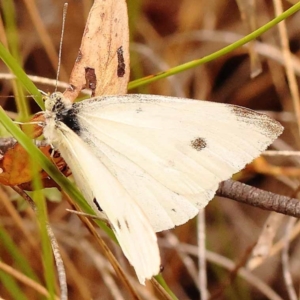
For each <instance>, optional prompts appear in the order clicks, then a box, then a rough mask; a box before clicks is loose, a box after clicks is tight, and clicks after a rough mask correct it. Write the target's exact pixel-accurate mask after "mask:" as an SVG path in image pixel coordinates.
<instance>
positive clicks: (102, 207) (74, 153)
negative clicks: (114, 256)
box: [54, 123, 160, 283]
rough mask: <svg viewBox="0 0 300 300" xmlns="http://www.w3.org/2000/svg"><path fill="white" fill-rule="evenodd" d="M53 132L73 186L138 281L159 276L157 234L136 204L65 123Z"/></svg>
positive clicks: (60, 124) (87, 146) (142, 281)
mask: <svg viewBox="0 0 300 300" xmlns="http://www.w3.org/2000/svg"><path fill="white" fill-rule="evenodd" d="M54 130H55V134H54V135H55V139H56V141H57V148H58V150H59V151H60V153H61V155H62V157H64V159H65V160H66V162H67V164H68V165H69V167H70V168H71V170H72V172H73V176H74V178H75V181H76V184H77V185H78V187H79V189H80V190H81V191H82V193H83V195H84V196H85V198H86V200H87V201H88V203H89V204H90V206H91V207H92V208H93V209H94V210H95V212H96V213H97V214H98V215H99V216H100V217H102V216H103V215H105V216H106V217H107V219H108V220H109V223H110V225H111V227H112V229H113V231H114V232H115V235H116V237H117V239H118V241H119V243H120V246H121V248H122V250H123V252H124V254H125V256H126V257H127V258H128V260H129V262H130V263H131V264H132V265H133V267H134V268H135V271H136V273H137V276H138V278H139V281H140V282H141V283H144V282H145V279H149V278H151V277H152V276H153V275H156V274H158V272H159V267H160V256H159V249H158V245H157V240H156V235H155V233H154V231H153V228H152V227H151V225H150V223H149V221H148V219H147V217H146V216H145V215H144V213H143V211H142V210H141V209H140V207H139V205H137V204H136V203H135V201H134V200H133V199H132V197H131V196H130V195H129V194H128V193H127V191H126V190H125V188H124V187H123V186H122V185H121V184H120V182H119V181H118V179H117V178H116V177H115V176H114V174H112V173H111V172H110V170H109V169H108V168H106V166H105V165H104V164H103V163H102V162H101V161H100V160H99V159H98V158H97V157H96V156H95V155H94V154H93V153H92V152H91V151H90V147H89V145H88V144H86V143H84V142H83V141H82V139H81V138H80V137H79V136H78V135H76V133H74V132H73V131H72V130H71V129H69V128H68V127H67V126H66V125H65V124H64V123H59V126H58V128H56V129H54Z"/></svg>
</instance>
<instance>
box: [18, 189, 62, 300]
mask: <svg viewBox="0 0 300 300" xmlns="http://www.w3.org/2000/svg"><path fill="white" fill-rule="evenodd" d="M12 188H13V190H14V191H16V192H17V193H18V194H19V195H20V196H22V197H23V198H24V199H25V200H26V201H27V202H28V204H29V205H30V206H31V208H32V210H33V211H34V212H35V213H36V214H37V213H38V210H37V207H36V205H35V203H34V201H33V200H32V199H31V198H30V197H29V195H28V194H27V193H25V192H24V191H23V190H22V189H21V188H19V187H18V186H13V187H12ZM46 229H47V234H48V237H49V240H50V243H51V247H52V252H53V256H54V259H55V264H56V269H57V274H58V282H59V287H60V299H61V300H67V299H68V285H67V277H66V271H65V267H64V263H63V260H62V258H61V255H60V252H59V247H58V243H57V240H56V238H55V235H54V233H53V230H52V228H51V226H50V225H49V223H47V224H46Z"/></svg>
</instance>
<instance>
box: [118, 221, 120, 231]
mask: <svg viewBox="0 0 300 300" xmlns="http://www.w3.org/2000/svg"><path fill="white" fill-rule="evenodd" d="M118 228H119V229H120V230H121V223H120V221H119V220H118Z"/></svg>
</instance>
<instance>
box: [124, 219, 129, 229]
mask: <svg viewBox="0 0 300 300" xmlns="http://www.w3.org/2000/svg"><path fill="white" fill-rule="evenodd" d="M125 224H126V227H127V229H128V231H130V227H129V224H128V222H127V220H125Z"/></svg>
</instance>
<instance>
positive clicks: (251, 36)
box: [128, 2, 300, 90]
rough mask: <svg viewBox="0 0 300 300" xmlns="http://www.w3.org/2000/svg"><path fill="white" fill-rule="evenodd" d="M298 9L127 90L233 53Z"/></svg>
mask: <svg viewBox="0 0 300 300" xmlns="http://www.w3.org/2000/svg"><path fill="white" fill-rule="evenodd" d="M299 9H300V2H298V3H297V4H295V5H293V6H292V7H291V8H290V9H288V10H286V11H285V12H283V13H282V14H281V15H279V16H278V17H276V18H274V19H273V20H271V21H270V22H268V23H267V24H266V25H264V26H262V27H260V28H258V29H257V30H255V31H253V32H252V33H250V34H248V35H246V36H245V37H243V38H241V39H240V40H238V41H236V42H235V43H232V44H230V45H229V46H227V47H224V48H222V49H221V50H218V51H216V52H214V53H212V54H210V55H207V56H205V57H203V58H200V59H196V60H193V61H190V62H188V63H185V64H182V65H179V66H176V67H174V68H171V69H169V70H167V71H163V72H160V73H157V74H155V75H150V76H147V77H144V78H140V79H137V80H134V81H132V82H130V83H129V84H128V89H129V90H131V89H134V88H137V87H139V86H141V85H145V84H149V83H151V82H154V81H157V80H159V79H162V78H166V77H169V76H171V75H175V74H178V73H181V72H183V71H186V70H189V69H191V68H195V67H197V66H200V65H203V64H204V63H207V62H210V61H213V60H215V59H217V58H220V57H221V56H224V55H226V54H227V53H229V52H231V51H233V50H235V49H237V48H239V47H241V46H243V45H245V44H247V43H249V42H250V41H252V40H254V39H256V38H257V37H259V36H260V35H262V34H263V33H264V32H266V31H268V30H269V29H271V28H272V27H274V26H275V25H277V24H278V23H279V22H281V21H283V20H285V19H286V18H288V17H289V16H291V15H292V14H294V13H296V12H297V11H298V10H299Z"/></svg>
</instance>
